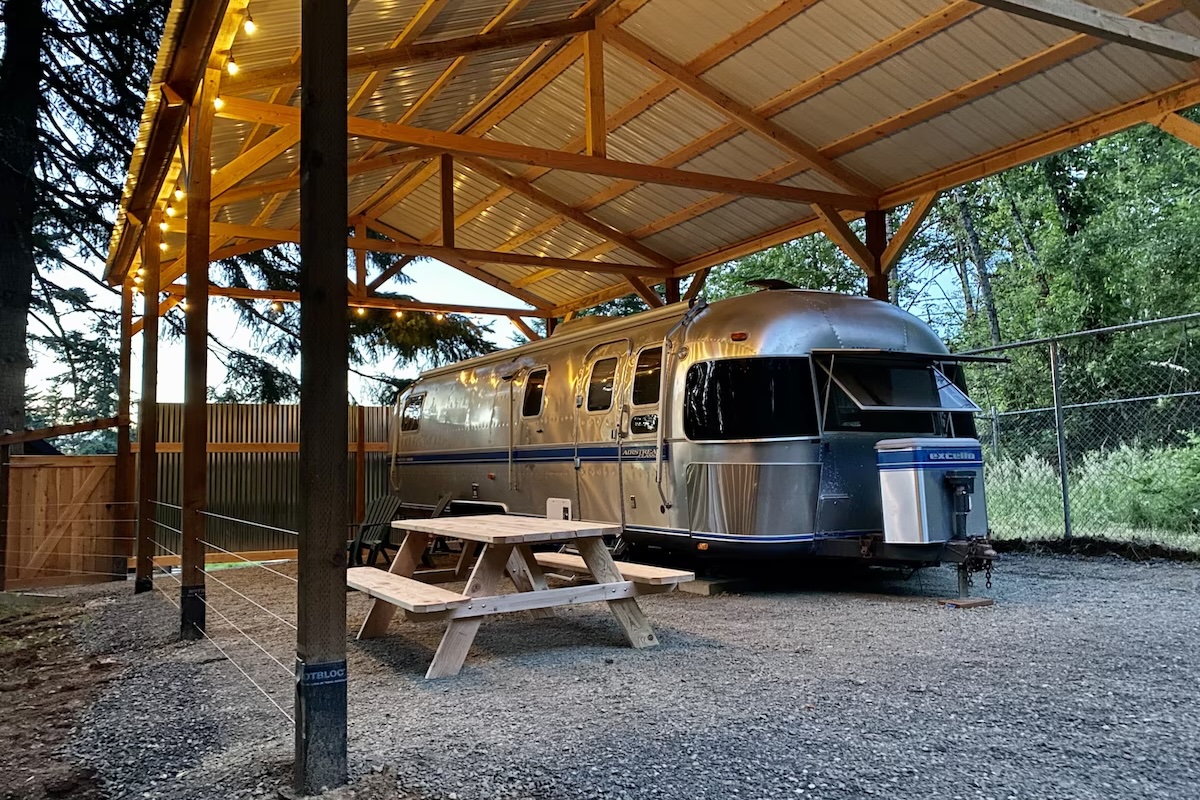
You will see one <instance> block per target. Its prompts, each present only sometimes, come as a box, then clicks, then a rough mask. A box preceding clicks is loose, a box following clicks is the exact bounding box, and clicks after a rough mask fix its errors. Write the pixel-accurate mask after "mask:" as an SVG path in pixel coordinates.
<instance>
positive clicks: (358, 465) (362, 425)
mask: <svg viewBox="0 0 1200 800" xmlns="http://www.w3.org/2000/svg"><path fill="white" fill-rule="evenodd" d="M354 411H355V415H354V519H355V520H361V519H362V518H363V517H364V516H365V515H366V513H367V411H366V409H364V408H363V407H362V406H355V407H354Z"/></svg>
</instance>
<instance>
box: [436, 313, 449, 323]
mask: <svg viewBox="0 0 1200 800" xmlns="http://www.w3.org/2000/svg"><path fill="white" fill-rule="evenodd" d="M433 318H434V319H436V320H437V321H438V322H441V321H442V320H444V319H445V318H446V315H445V314H434V315H433Z"/></svg>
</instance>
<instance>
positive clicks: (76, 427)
mask: <svg viewBox="0 0 1200 800" xmlns="http://www.w3.org/2000/svg"><path fill="white" fill-rule="evenodd" d="M120 424H121V419H120V418H119V417H104V418H102V419H91V420H88V421H87V422H72V423H70V424H67V425H51V426H50V427H49V428H38V429H36V430H23V431H18V432H16V433H6V434H0V446H5V447H7V446H11V445H14V444H24V443H25V442H39V441H41V440H42V439H54V438H56V437H58V436H70V435H71V434H73V433H91V432H92V431H104V430H108V429H109V428H116V427H118V426H119V425H120Z"/></svg>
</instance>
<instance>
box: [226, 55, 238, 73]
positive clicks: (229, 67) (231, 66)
mask: <svg viewBox="0 0 1200 800" xmlns="http://www.w3.org/2000/svg"><path fill="white" fill-rule="evenodd" d="M225 71H226V72H228V73H229V74H230V75H237V74H238V63H237V62H236V61H234V60H233V51H232V50H230V51H229V60H228V61H226V62H225Z"/></svg>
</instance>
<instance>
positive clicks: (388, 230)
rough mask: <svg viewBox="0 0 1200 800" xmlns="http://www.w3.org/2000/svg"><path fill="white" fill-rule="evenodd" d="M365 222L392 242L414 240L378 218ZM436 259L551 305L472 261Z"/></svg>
mask: <svg viewBox="0 0 1200 800" xmlns="http://www.w3.org/2000/svg"><path fill="white" fill-rule="evenodd" d="M367 224H368V227H370V228H371V229H372V230H374V231H376V232H377V233H380V234H383V235H384V236H387V237H389V238H390V239H391V240H392V241H394V242H415V241H416V240H415V239H414V238H413V237H411V236H409V235H408V234H407V233H405V232H404V231H401V230H399V229H397V228H394V227H392V226H391V225H388V224H387V223H385V222H382V221H380V220H368V221H367ZM438 260H439V261H441V262H442V263H443V264H447V265H449V266H451V267H453V268H454V269H456V270H458V271H459V272H462V273H463V274H464V275H470V276H471V277H472V278H475V279H476V280H478V281H482V282H483V283H486V284H487V285H488V286H492V287H495V288H496V289H499V290H500V291H502V292H505V293H506V294H509V295H512V296H513V297H515V298H517V299H518V300H523V301H524V302H526V303H528V304H529V305H531V306H533V307H534V308H540V309H548V308H550V307H551V306H552V304H551V303H550V302H548V301H547V300H546V298H544V297H542V296H540V295H537V294H535V293H533V292H530V291H527V290H525V289H522V288H521V287H519V286H516V285H514V284H512V283H509V282H508V281H506V280H503V279H501V278H497V277H496V276H495V275H493V274H492V273H490V272H488V271H487V270H485V269H483V268H481V267H480V266H479V265H477V264H472V263H470V262H468V261H466V260H465V259H461V258H440V259H438Z"/></svg>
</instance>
